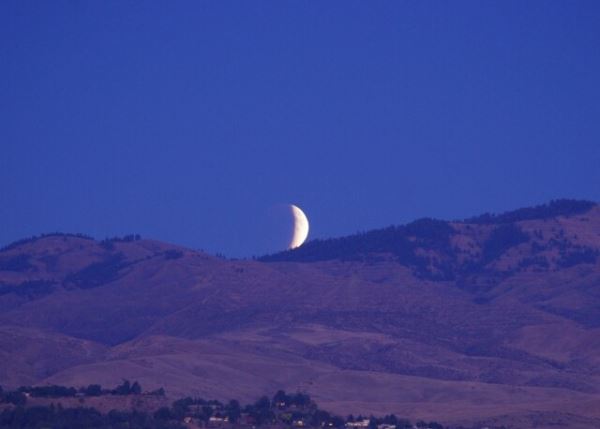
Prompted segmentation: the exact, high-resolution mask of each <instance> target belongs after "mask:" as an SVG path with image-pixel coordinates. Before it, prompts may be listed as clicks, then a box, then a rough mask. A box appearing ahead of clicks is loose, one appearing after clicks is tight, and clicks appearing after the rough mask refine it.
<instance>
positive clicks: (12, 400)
mask: <svg viewBox="0 0 600 429" xmlns="http://www.w3.org/2000/svg"><path fill="white" fill-rule="evenodd" d="M4 402H7V403H9V404H13V405H16V406H17V407H18V406H23V405H25V404H26V403H27V397H26V396H25V394H24V393H23V392H8V393H7V394H5V395H4Z"/></svg>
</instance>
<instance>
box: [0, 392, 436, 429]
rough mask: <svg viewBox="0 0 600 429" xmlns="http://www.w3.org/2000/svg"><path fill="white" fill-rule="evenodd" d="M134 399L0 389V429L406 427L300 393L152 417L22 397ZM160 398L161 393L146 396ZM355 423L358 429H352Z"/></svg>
mask: <svg viewBox="0 0 600 429" xmlns="http://www.w3.org/2000/svg"><path fill="white" fill-rule="evenodd" d="M107 394H110V395H140V394H141V386H140V385H139V383H137V382H134V383H130V382H129V381H127V380H125V381H124V382H123V383H122V384H121V385H119V386H117V387H116V388H115V389H112V390H104V389H102V387H101V386H100V385H97V384H92V385H89V386H88V387H82V388H80V389H75V388H73V387H64V386H39V387H22V388H20V389H18V390H16V391H11V392H3V391H2V388H0V402H3V403H4V404H10V406H8V407H4V410H3V411H2V413H0V428H24V429H29V428H32V429H34V428H35V429H38V428H46V427H48V428H50V427H51V428H65V429H67V428H74V427H85V428H129V429H136V428H149V429H163V428H165V429H167V428H168V429H176V428H183V427H185V426H184V425H183V423H189V422H194V423H196V424H198V425H202V426H204V427H223V428H225V427H227V428H237V427H278V428H289V427H311V428H323V427H327V428H349V429H351V428H356V427H365V429H366V428H368V429H408V428H412V427H413V425H412V423H411V422H410V421H409V420H407V419H401V418H398V417H396V416H395V415H393V414H391V415H386V416H383V417H374V416H368V417H364V416H360V415H359V416H356V417H354V416H353V415H349V416H347V417H340V416H336V415H333V414H331V413H329V412H327V411H325V410H322V409H320V408H319V407H318V406H317V404H316V403H315V402H314V401H313V400H312V399H311V398H310V396H308V395H307V394H304V393H300V392H298V393H295V394H287V393H286V392H284V391H283V390H280V391H278V392H277V393H276V394H275V395H274V396H273V397H272V398H269V397H267V396H263V397H261V398H259V399H258V400H257V401H255V402H254V403H251V404H247V405H241V404H240V403H239V401H237V400H235V399H232V400H230V401H228V402H226V403H222V402H220V401H217V400H214V399H211V400H205V399H202V398H191V397H186V398H182V399H179V400H177V401H175V402H173V404H172V405H171V406H170V407H162V408H159V409H158V410H156V411H154V412H153V413H145V412H140V411H137V410H129V411H117V410H111V411H110V412H108V413H106V414H102V413H100V412H99V411H98V410H96V409H94V408H89V407H83V406H82V407H76V408H63V407H62V405H61V404H60V403H58V405H54V403H52V404H51V405H49V406H27V396H31V397H47V398H55V399H59V398H69V397H74V396H80V397H81V396H88V397H91V396H101V395H107ZM151 394H159V395H160V394H162V395H164V390H162V389H159V391H156V392H152V393H151ZM359 422H360V423H361V424H362V425H364V426H360V425H358V423H359ZM416 426H417V427H419V428H429V429H443V426H442V425H441V424H439V423H437V422H429V423H426V422H423V421H419V422H417V423H416Z"/></svg>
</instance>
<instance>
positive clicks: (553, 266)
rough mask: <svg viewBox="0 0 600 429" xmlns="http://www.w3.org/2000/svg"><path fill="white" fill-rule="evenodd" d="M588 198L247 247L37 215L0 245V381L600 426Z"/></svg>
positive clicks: (599, 350)
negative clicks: (222, 254)
mask: <svg viewBox="0 0 600 429" xmlns="http://www.w3.org/2000/svg"><path fill="white" fill-rule="evenodd" d="M599 255H600V206H598V205H597V204H595V203H592V202H585V201H571V200H559V201H554V202H551V203H549V204H546V205H543V206H538V207H532V208H527V209H520V210H516V211H514V212H509V213H505V214H502V215H496V216H494V215H483V216H479V217H475V218H471V219H466V220H461V221H452V222H447V221H440V220H432V219H423V220H418V221H415V222H413V223H410V224H407V225H403V226H393V227H389V228H385V229H381V230H376V231H369V232H366V233H361V234H356V235H353V236H349V237H342V238H336V239H330V240H314V241H311V242H308V243H306V244H305V245H303V246H302V247H300V248H298V249H294V250H292V251H287V252H282V253H279V254H275V255H267V256H265V257H263V258H260V259H259V260H256V261H246V260H225V259H222V258H217V257H214V256H211V255H208V254H205V253H202V252H198V251H194V250H190V249H186V248H182V247H179V246H175V245H171V244H166V243H161V242H157V241H153V240H146V239H143V240H142V239H139V237H136V236H129V237H124V238H122V239H112V240H104V241H96V240H93V239H91V238H89V237H86V236H82V235H69V234H49V235H46V236H42V237H34V238H31V239H26V240H21V241H19V242H16V243H13V244H11V245H9V246H6V247H5V248H4V249H2V250H1V251H0V359H1V362H3V364H2V365H1V366H0V384H2V385H5V386H9V387H15V386H19V385H25V384H44V383H56V384H64V385H75V386H79V385H84V384H90V383H101V384H103V385H107V386H113V385H116V384H118V383H119V382H120V381H121V379H123V378H128V379H136V380H140V382H141V384H142V385H143V386H144V388H145V389H146V388H147V389H154V388H158V387H160V386H164V387H165V388H166V389H167V393H168V394H170V395H172V396H173V397H177V396H180V395H187V394H192V395H200V396H204V397H217V398H220V399H229V398H238V399H242V400H253V399H254V398H256V397H257V396H259V395H261V394H271V393H272V392H274V391H276V390H277V389H285V390H286V391H295V390H301V391H306V392H307V393H309V394H311V396H313V397H314V398H315V400H316V401H317V402H318V403H319V404H320V405H321V406H322V407H323V408H325V409H329V410H331V411H334V412H337V413H341V414H347V413H354V414H358V413H363V414H365V413H366V414H368V413H375V414H383V413H391V412H394V413H396V414H397V415H400V416H406V417H408V418H411V419H425V420H437V421H440V422H442V423H451V424H465V425H467V424H468V425H471V424H473V423H474V422H477V424H481V425H486V424H488V425H496V426H500V425H505V426H506V427H511V426H512V427H533V426H535V425H537V426H538V427H539V426H544V425H547V424H549V422H556V421H560V422H562V424H563V426H565V427H599V426H600V383H599V381H600V256H599Z"/></svg>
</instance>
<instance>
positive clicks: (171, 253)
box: [165, 249, 183, 260]
mask: <svg viewBox="0 0 600 429" xmlns="http://www.w3.org/2000/svg"><path fill="white" fill-rule="evenodd" d="M182 256H183V252H182V251H181V250H177V249H169V250H167V251H165V259H167V260H169V259H179V258H181V257H182Z"/></svg>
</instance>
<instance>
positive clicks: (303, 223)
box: [289, 204, 308, 249]
mask: <svg viewBox="0 0 600 429" xmlns="http://www.w3.org/2000/svg"><path fill="white" fill-rule="evenodd" d="M290 209H291V210H292V216H294V235H293V237H292V241H291V242H290V245H289V248H290V249H295V248H296V247H300V246H301V245H302V243H304V241H305V240H306V237H308V218H307V217H306V215H305V214H304V212H303V211H302V210H300V208H299V207H297V206H295V205H293V204H292V205H290Z"/></svg>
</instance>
